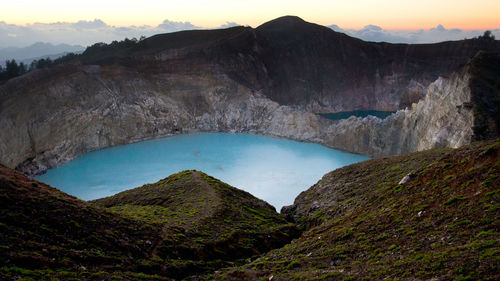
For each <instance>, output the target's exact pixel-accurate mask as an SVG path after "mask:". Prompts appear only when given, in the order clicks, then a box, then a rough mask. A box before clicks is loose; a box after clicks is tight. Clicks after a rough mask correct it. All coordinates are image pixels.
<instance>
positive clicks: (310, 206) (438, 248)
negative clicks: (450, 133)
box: [219, 140, 500, 280]
mask: <svg viewBox="0 0 500 281" xmlns="http://www.w3.org/2000/svg"><path fill="white" fill-rule="evenodd" d="M406 175H409V176H408V180H407V181H406V182H405V183H401V184H400V181H401V180H402V179H403V178H404V177H405V176H406ZM499 187H500V141H499V140H496V141H490V142H483V143H477V144H474V145H471V146H470V147H465V148H461V149H458V150H443V149H440V150H430V151H425V152H418V153H413V154H409V155H401V156H395V157H386V158H381V159H375V160H370V161H365V162H363V163H359V164H355V165H351V166H348V167H344V168H341V169H338V170H335V171H333V172H331V173H329V174H327V175H325V176H324V177H323V179H322V180H321V181H320V182H319V183H318V184H316V185H315V186H313V187H312V188H311V189H309V190H307V191H305V192H303V193H302V194H301V195H299V197H298V198H297V199H296V201H295V206H294V209H293V208H291V209H292V210H291V211H290V212H289V214H288V215H289V216H290V217H295V218H296V220H297V221H298V223H299V224H301V225H303V226H305V227H306V228H307V229H308V230H307V231H306V232H305V233H304V234H303V235H302V236H301V237H300V238H299V239H297V240H294V241H293V242H292V243H291V244H289V245H287V246H285V247H284V248H281V249H278V250H273V251H272V252H270V253H268V254H267V255H265V256H263V257H261V258H259V259H257V260H256V261H254V262H252V263H250V264H247V265H245V266H243V267H239V268H234V269H231V270H228V271H226V272H224V273H223V274H221V275H220V276H219V279H231V280H241V279H245V280H259V279H260V278H266V279H267V278H269V277H270V276H273V279H272V280H382V279H384V280H386V279H387V280H415V279H416V280H429V279H432V278H436V279H433V280H498V279H499V278H500V273H499V270H498V269H499V268H500V267H499V266H500V262H499V258H500V241H499V237H500V235H499V232H500V224H499V215H500V212H499V207H500V204H499V203H500V189H498V188H499Z"/></svg>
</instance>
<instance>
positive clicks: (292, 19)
mask: <svg viewBox="0 0 500 281" xmlns="http://www.w3.org/2000/svg"><path fill="white" fill-rule="evenodd" d="M306 23H307V22H306V21H304V20H303V19H301V18H299V17H297V16H283V17H279V18H276V19H274V20H271V21H268V22H266V23H264V24H262V25H260V26H259V27H257V28H258V29H260V28H266V27H271V26H284V27H293V26H297V25H302V24H306Z"/></svg>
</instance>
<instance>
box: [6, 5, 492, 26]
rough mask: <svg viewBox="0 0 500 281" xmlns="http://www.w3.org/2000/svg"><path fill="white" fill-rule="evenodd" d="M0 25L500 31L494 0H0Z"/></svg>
mask: <svg viewBox="0 0 500 281" xmlns="http://www.w3.org/2000/svg"><path fill="white" fill-rule="evenodd" d="M0 5H1V6H2V15H0V21H4V22H6V23H8V24H17V25H26V24H32V23H35V22H42V23H53V22H77V21H79V20H93V19H101V20H102V21H104V22H105V23H107V24H108V25H113V26H131V25H135V26H142V25H149V26H152V27H155V26H157V25H158V24H160V23H162V22H163V20H166V19H168V20H170V21H182V22H190V23H192V24H193V25H196V26H200V27H204V28H214V27H218V26H220V25H222V24H225V23H226V22H236V23H238V24H241V25H250V26H252V27H257V26H258V25H260V24H262V23H264V22H267V21H269V20H272V19H274V18H277V17H280V16H284V15H297V16H299V17H301V18H303V19H304V20H306V21H309V22H313V23H317V24H321V25H331V24H336V25H338V26H339V27H341V28H344V29H360V28H363V27H364V26H366V25H369V24H373V25H377V26H380V27H382V28H384V29H389V30H416V29H430V28H433V27H436V26H437V25H438V24H441V25H443V26H444V27H446V28H447V29H452V28H459V29H463V30H472V29H475V30H484V29H499V28H500V16H499V15H500V1H498V0H475V1H470V0H439V1H436V0H419V1H414V0H379V1H376V2H375V1H372V0H356V1H345V0H309V1H302V0H288V1H286V2H284V1H274V0H237V1H234V0H211V1H208V0H165V1H154V0H142V1H140V2H138V1H132V0H121V1H119V0H107V1H101V0H86V1H70V2H69V1H63V0H46V1H37V0H18V1H10V0H0Z"/></svg>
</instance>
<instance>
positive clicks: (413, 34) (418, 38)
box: [328, 24, 500, 44]
mask: <svg viewBox="0 0 500 281" xmlns="http://www.w3.org/2000/svg"><path fill="white" fill-rule="evenodd" d="M328 27H329V28H331V29H332V30H334V31H337V32H342V33H345V34H347V35H349V36H352V37H356V38H359V39H362V40H365V41H373V42H389V43H414V44H421V43H436V42H442V41H449V40H462V39H465V38H473V37H477V36H480V35H482V34H483V33H484V30H462V29H456V28H455V29H447V28H445V27H444V26H443V25H441V24H439V25H437V26H436V27H434V28H431V29H429V30H424V29H419V30H386V29H383V28H382V27H380V26H376V25H367V26H365V27H363V28H362V29H358V30H356V29H342V28H341V27H339V26H338V25H335V24H332V25H329V26H328ZM492 33H493V35H495V37H496V38H500V29H494V30H492Z"/></svg>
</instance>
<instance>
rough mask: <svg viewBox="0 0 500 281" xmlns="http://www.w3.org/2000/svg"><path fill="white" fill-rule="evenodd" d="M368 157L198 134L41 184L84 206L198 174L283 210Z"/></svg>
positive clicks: (122, 151)
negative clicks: (321, 181)
mask: <svg viewBox="0 0 500 281" xmlns="http://www.w3.org/2000/svg"><path fill="white" fill-rule="evenodd" d="M366 159H368V157H365V156H361V155H357V154H351V153H346V152H342V151H338V150H335V149H330V148H327V147H324V146H321V145H318V144H312V143H303V142H296V141H291V140H286V139H277V138H271V137H266V136H261V135H251V134H226V133H195V134H188V135H179V136H173V137H168V138H162V139H155V140H149V141H144V142H139V143H134V144H128V145H122V146H116V147H111V148H106V149H102V150H99V151H94V152H90V153H87V154H85V155H83V156H81V157H79V158H76V159H74V160H73V161H71V162H68V163H66V164H64V165H62V166H60V167H57V168H54V169H51V170H49V171H47V173H45V174H43V175H40V176H37V177H36V179H37V180H39V181H42V182H45V183H47V184H50V185H52V186H54V187H57V188H59V189H60V190H62V191H64V192H66V193H68V194H71V195H74V196H76V197H78V198H81V199H84V200H91V199H97V198H101V197H105V196H109V195H113V194H116V193H118V192H120V191H123V190H126V189H130V188H134V187H138V186H141V185H143V184H146V183H154V182H156V181H158V180H160V179H163V178H165V177H167V176H169V175H171V174H173V173H176V172H179V171H182V170H187V169H195V170H199V171H203V172H205V173H207V174H209V175H211V176H213V177H215V178H218V179H220V180H222V181H224V182H227V183H228V184H230V185H232V186H235V187H238V188H240V189H243V190H246V191H248V192H250V193H251V194H253V195H254V196H256V197H258V198H260V199H263V200H265V201H267V202H269V203H270V204H272V205H274V206H275V207H276V209H277V210H278V211H279V209H280V208H281V207H282V206H283V205H289V204H292V203H293V200H294V199H295V197H296V196H297V195H298V194H299V193H300V192H302V191H304V190H306V189H307V188H309V187H310V186H311V185H313V184H315V183H316V182H317V181H318V180H319V179H321V177H322V176H323V175H324V174H325V173H327V172H329V171H331V170H334V169H336V168H339V167H342V166H345V165H348V164H352V163H355V162H359V161H363V160H366Z"/></svg>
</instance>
